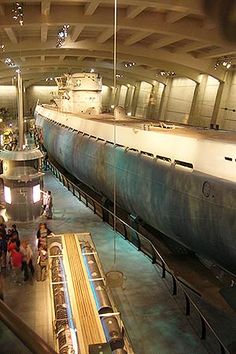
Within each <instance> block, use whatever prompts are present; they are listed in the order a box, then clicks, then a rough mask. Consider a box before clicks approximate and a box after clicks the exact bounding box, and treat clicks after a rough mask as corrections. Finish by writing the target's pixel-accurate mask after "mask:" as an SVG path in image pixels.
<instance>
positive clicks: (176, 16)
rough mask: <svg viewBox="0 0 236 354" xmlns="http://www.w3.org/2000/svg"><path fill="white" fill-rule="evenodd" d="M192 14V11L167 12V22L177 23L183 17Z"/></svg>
mask: <svg viewBox="0 0 236 354" xmlns="http://www.w3.org/2000/svg"><path fill="white" fill-rule="evenodd" d="M189 14H190V12H176V11H170V12H168V13H167V14H166V22H167V23H175V22H177V21H179V20H181V18H183V17H186V16H188V15H189Z"/></svg>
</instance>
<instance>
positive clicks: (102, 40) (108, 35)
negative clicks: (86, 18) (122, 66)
mask: <svg viewBox="0 0 236 354" xmlns="http://www.w3.org/2000/svg"><path fill="white" fill-rule="evenodd" d="M113 34H114V29H113V27H110V28H107V29H106V30H105V31H103V32H102V33H101V34H100V35H99V36H98V37H97V40H96V42H97V43H105V42H106V41H107V40H108V39H109V38H111V37H112V36H113Z"/></svg>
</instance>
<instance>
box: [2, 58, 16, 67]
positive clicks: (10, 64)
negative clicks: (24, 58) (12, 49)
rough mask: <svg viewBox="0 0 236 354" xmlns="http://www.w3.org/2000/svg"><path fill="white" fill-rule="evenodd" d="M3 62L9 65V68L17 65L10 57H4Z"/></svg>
mask: <svg viewBox="0 0 236 354" xmlns="http://www.w3.org/2000/svg"><path fill="white" fill-rule="evenodd" d="M4 63H5V64H6V65H8V66H10V67H11V68H15V67H16V66H17V65H16V63H15V62H14V61H13V60H12V59H11V58H6V59H5V60H4Z"/></svg>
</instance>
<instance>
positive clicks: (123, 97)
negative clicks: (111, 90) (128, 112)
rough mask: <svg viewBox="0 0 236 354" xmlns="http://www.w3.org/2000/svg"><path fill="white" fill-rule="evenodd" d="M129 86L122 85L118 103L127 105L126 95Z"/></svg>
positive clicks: (123, 105)
mask: <svg viewBox="0 0 236 354" xmlns="http://www.w3.org/2000/svg"><path fill="white" fill-rule="evenodd" d="M127 91H128V87H127V86H125V85H121V87H120V96H119V100H118V105H119V106H122V107H125V101H126V95H127Z"/></svg>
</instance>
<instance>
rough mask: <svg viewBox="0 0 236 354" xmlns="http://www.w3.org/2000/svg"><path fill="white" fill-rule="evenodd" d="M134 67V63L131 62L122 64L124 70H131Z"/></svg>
mask: <svg viewBox="0 0 236 354" xmlns="http://www.w3.org/2000/svg"><path fill="white" fill-rule="evenodd" d="M135 65H136V63H135V62H134V61H133V62H132V61H128V62H127V63H124V66H125V67H126V68H131V67H132V66H135Z"/></svg>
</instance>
